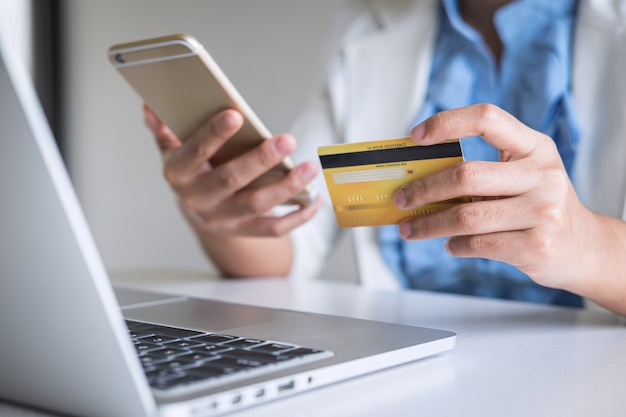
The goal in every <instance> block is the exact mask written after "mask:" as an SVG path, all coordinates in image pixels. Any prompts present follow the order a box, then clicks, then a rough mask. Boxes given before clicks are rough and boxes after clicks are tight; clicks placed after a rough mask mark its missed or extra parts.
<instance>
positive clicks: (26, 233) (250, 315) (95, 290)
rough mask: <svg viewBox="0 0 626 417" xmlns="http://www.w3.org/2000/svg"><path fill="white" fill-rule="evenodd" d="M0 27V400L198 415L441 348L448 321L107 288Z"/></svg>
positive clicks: (70, 410)
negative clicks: (408, 321) (440, 325)
mask: <svg viewBox="0 0 626 417" xmlns="http://www.w3.org/2000/svg"><path fill="white" fill-rule="evenodd" d="M1 41H2V39H0V47H1V48H0V131H1V132H2V137H1V139H0V144H1V146H0V196H2V197H1V198H2V203H1V207H2V209H1V211H0V400H2V401H9V402H15V403H19V404H25V405H28V406H32V407H36V408H40V409H45V410H50V411H53V412H58V413H61V414H68V415H80V416H107V417H110V416H116V417H123V416H132V417H140V416H171V415H172V416H173V415H176V416H186V415H189V416H205V415H206V416H209V415H219V414H222V413H226V412H230V411H235V410H238V409H243V408H244V407H249V406H254V405H257V404H262V403H264V402H266V401H273V400H279V399H280V398H283V397H286V396H289V395H293V394H296V393H300V392H303V391H307V390H311V389H315V388H317V387H321V386H324V385H328V384H333V383H338V382H340V381H343V380H346V379H348V378H354V377H357V376H360V375H363V374H367V373H371V372H375V371H379V370H382V369H385V368H389V367H393V366H397V365H400V364H403V363H407V362H410V361H415V360H417V359H420V358H424V357H427V356H430V355H435V354H438V353H440V352H443V351H446V350H449V349H452V348H453V347H454V346H455V341H456V335H455V334H454V333H452V332H448V331H441V330H435V329H425V328H418V327H412V326H403V325H395V324H389V323H380V322H373V321H366V320H356V319H350V318H343V317H335V316H326V315H320V314H305V313H299V312H292V311H285V310H278V309H276V310H273V309H268V308H257V307H252V306H245V305H236V304H232V303H224V302H220V301H218V300H214V301H211V300H203V299H192V298H186V297H180V296H174V295H171V296H170V295H163V294H156V293H149V292H141V291H130V290H123V289H119V290H117V291H115V290H114V289H113V288H112V286H111V284H110V281H109V278H108V276H107V273H106V271H105V269H104V267H103V264H102V261H101V259H100V256H99V254H98V251H97V249H96V246H95V244H94V241H93V239H92V236H91V234H90V231H89V228H88V226H87V223H86V221H85V218H84V216H83V213H82V211H81V208H80V206H79V203H78V200H77V198H76V195H75V193H74V190H73V188H72V185H71V183H70V179H69V177H68V175H67V172H66V170H65V168H64V165H63V163H62V160H61V158H60V156H59V153H58V150H57V148H56V146H55V143H54V140H53V137H52V134H51V132H50V130H49V127H48V125H47V123H46V121H45V118H44V115H43V112H42V110H41V106H40V103H39V102H38V100H37V97H36V94H35V92H34V89H33V86H32V84H31V81H30V78H29V76H28V74H27V72H26V71H25V69H24V67H23V65H22V63H21V62H20V58H19V57H18V56H17V54H16V53H15V51H10V50H9V49H8V48H7V45H6V44H5V45H3V44H2V43H1Z"/></svg>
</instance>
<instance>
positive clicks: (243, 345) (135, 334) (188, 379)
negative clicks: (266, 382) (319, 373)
mask: <svg viewBox="0 0 626 417" xmlns="http://www.w3.org/2000/svg"><path fill="white" fill-rule="evenodd" d="M126 325H127V327H128V332H129V334H130V337H131V338H132V340H133V343H134V345H135V349H136V350H137V353H138V354H139V359H140V360H141V363H142V365H143V368H144V371H145V373H146V376H147V377H148V382H149V383H150V386H151V387H152V388H155V389H160V390H169V389H172V388H175V387H180V386H183V385H189V384H193V383H198V382H204V381H209V380H216V379H218V378H224V377H231V376H233V375H236V374H239V373H243V372H250V371H257V370H259V371H260V370H262V369H267V370H273V369H272V368H273V367H275V366H277V365H283V364H286V363H287V362H289V361H296V360H298V361H299V362H301V361H302V359H303V358H307V359H308V358H310V359H313V358H314V357H319V358H320V359H321V358H323V357H327V356H329V354H330V352H328V351H323V350H319V349H313V348H309V347H304V346H297V345H293V344H289V343H282V342H275V341H266V340H259V339H247V338H245V337H239V336H233V335H228V334H221V333H210V332H200V331H195V330H188V329H180V328H177V327H170V326H163V325H158V324H152V323H144V322H139V321H134V320H126Z"/></svg>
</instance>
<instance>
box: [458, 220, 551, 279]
mask: <svg viewBox="0 0 626 417" xmlns="http://www.w3.org/2000/svg"><path fill="white" fill-rule="evenodd" d="M529 233H530V232H529V231H522V230H516V231H510V232H501V233H488V234H483V235H474V236H454V237H451V238H450V239H448V240H447V241H446V243H445V247H446V251H447V252H448V253H449V254H450V255H452V256H457V257H462V258H485V259H493V260H496V261H501V262H506V263H508V264H511V265H514V266H516V267H518V268H519V269H521V270H522V271H525V272H526V273H529V272H531V271H530V268H531V265H532V264H533V263H539V264H542V263H543V264H544V265H545V263H544V261H545V262H548V259H545V260H544V259H542V258H541V255H540V253H537V252H534V251H533V252H532V253H531V251H529V250H528V248H529V247H534V246H536V245H535V243H533V242H531V241H532V240H533V238H532V236H529Z"/></svg>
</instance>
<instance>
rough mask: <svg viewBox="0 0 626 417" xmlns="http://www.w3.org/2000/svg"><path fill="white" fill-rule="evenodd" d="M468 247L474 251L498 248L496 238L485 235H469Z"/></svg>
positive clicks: (481, 251)
mask: <svg viewBox="0 0 626 417" xmlns="http://www.w3.org/2000/svg"><path fill="white" fill-rule="evenodd" d="M467 247H468V249H469V251H470V252H472V253H487V252H491V251H493V250H496V249H497V248H498V244H497V242H496V240H495V239H490V238H489V237H487V236H484V235H474V236H468V237H467Z"/></svg>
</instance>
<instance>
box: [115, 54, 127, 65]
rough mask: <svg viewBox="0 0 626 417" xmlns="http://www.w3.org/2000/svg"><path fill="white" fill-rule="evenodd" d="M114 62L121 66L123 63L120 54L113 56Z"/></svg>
mask: <svg viewBox="0 0 626 417" xmlns="http://www.w3.org/2000/svg"><path fill="white" fill-rule="evenodd" d="M115 60H116V61H117V62H119V63H120V64H123V63H124V62H125V61H124V57H123V56H122V54H115Z"/></svg>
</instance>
